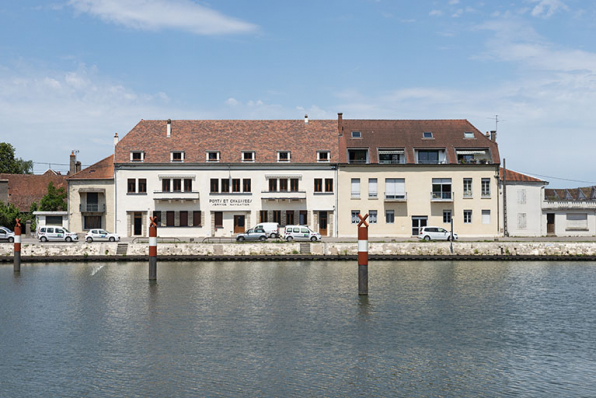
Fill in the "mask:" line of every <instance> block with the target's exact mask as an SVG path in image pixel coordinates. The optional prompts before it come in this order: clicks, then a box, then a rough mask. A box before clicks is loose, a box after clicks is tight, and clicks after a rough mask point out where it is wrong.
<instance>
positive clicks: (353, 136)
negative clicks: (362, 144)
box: [352, 131, 362, 138]
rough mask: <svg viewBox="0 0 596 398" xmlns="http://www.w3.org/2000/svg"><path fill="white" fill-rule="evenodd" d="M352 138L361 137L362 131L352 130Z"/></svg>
mask: <svg viewBox="0 0 596 398" xmlns="http://www.w3.org/2000/svg"><path fill="white" fill-rule="evenodd" d="M352 138H362V133H361V132H360V131H352Z"/></svg>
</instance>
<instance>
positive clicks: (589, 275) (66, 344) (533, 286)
mask: <svg viewBox="0 0 596 398" xmlns="http://www.w3.org/2000/svg"><path fill="white" fill-rule="evenodd" d="M147 277H148V266H147V264H145V263H127V264H120V263H106V264H83V263H80V264H74V263H68V264H52V265H23V267H22V272H21V275H20V276H14V275H13V271H12V265H6V264H5V265H0V396H2V397H29V396H31V397H39V396H60V397H123V396H127V397H166V396H188V397H197V396H208V397H219V396H255V397H271V396H276V397H304V396H329V397H345V396H362V397H370V396H379V397H381V396H382V397H387V396H407V397H430V396H432V397H476V396H483V397H502V396H515V397H553V396H561V397H563V396H564V397H588V396H596V305H595V303H596V297H595V296H596V288H595V286H596V264H588V263H547V262H540V263H527V262H524V263H512V262H501V263H493V262H477V263H471V262H432V263H422V262H374V263H371V269H370V292H371V294H370V296H369V297H368V298H359V297H358V295H357V266H356V264H352V263H340V262H329V263H323V262H312V263H308V262H305V263H299V262H292V263H289V262H288V263H180V264H172V263H161V264H159V265H158V278H159V280H158V283H157V284H152V283H149V282H148V281H147Z"/></svg>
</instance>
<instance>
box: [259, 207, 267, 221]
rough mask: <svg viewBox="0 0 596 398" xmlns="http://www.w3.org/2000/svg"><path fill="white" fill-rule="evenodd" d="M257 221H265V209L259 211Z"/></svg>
mask: <svg viewBox="0 0 596 398" xmlns="http://www.w3.org/2000/svg"><path fill="white" fill-rule="evenodd" d="M259 222H267V210H261V211H259Z"/></svg>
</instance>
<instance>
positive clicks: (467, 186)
mask: <svg viewBox="0 0 596 398" xmlns="http://www.w3.org/2000/svg"><path fill="white" fill-rule="evenodd" d="M471 197H472V179H471V178H464V198H471Z"/></svg>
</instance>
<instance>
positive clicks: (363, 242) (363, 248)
mask: <svg viewBox="0 0 596 398" xmlns="http://www.w3.org/2000/svg"><path fill="white" fill-rule="evenodd" d="M358 217H359V218H360V222H359V223H358V294H359V295H368V223H367V222H366V219H367V218H368V214H367V215H365V216H364V217H362V216H361V215H360V214H358Z"/></svg>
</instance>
